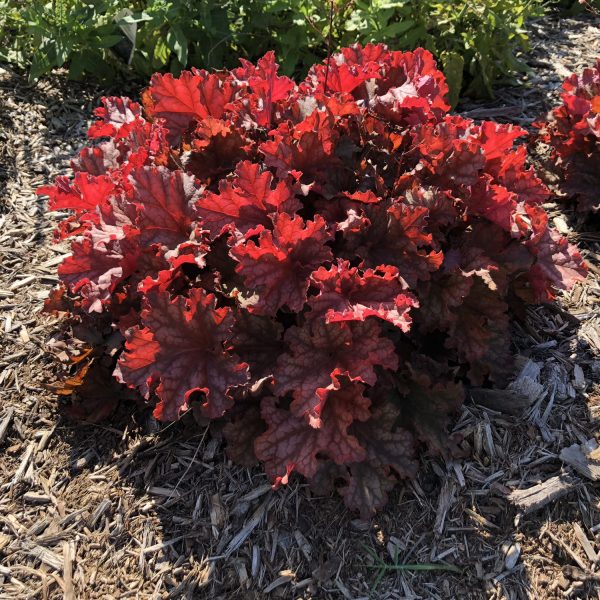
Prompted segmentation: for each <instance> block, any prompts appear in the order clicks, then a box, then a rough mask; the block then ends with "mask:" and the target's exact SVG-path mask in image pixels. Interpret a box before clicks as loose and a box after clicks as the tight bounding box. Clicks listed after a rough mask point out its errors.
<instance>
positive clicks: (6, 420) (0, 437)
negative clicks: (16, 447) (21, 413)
mask: <svg viewBox="0 0 600 600" xmlns="http://www.w3.org/2000/svg"><path fill="white" fill-rule="evenodd" d="M14 414H15V409H14V408H13V407H12V406H10V407H9V408H8V410H7V411H6V414H5V415H4V417H3V418H2V421H1V422H0V444H1V443H2V442H3V441H4V437H5V436H6V432H7V431H8V427H9V425H10V422H11V421H12V418H13V415H14Z"/></svg>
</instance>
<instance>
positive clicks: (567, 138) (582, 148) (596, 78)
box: [537, 59, 600, 214]
mask: <svg viewBox="0 0 600 600" xmlns="http://www.w3.org/2000/svg"><path fill="white" fill-rule="evenodd" d="M561 98H562V104H561V105H560V106H558V107H556V108H554V109H553V110H552V111H550V113H549V114H548V118H547V120H546V121H545V122H543V123H538V124H537V126H538V127H539V129H540V139H541V141H543V142H544V143H546V144H548V145H549V146H550V150H551V158H552V163H553V167H554V169H555V171H556V172H557V173H558V174H559V176H560V187H561V190H562V191H564V192H565V193H566V194H568V196H569V197H570V198H574V199H575V200H576V201H577V210H578V211H579V212H581V213H584V214H585V213H587V214H591V213H598V212H600V200H599V199H598V187H599V186H600V59H599V60H598V61H597V62H596V64H595V65H594V66H592V67H589V68H586V69H584V70H583V71H582V73H580V74H573V75H571V76H569V77H567V79H566V80H565V82H564V83H563V93H562V94H561Z"/></svg>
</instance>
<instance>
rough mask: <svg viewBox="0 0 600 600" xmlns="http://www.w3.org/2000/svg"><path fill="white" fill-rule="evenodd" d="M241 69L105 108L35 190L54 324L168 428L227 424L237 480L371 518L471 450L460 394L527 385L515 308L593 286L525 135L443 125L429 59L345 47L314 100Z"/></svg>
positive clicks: (458, 122)
mask: <svg viewBox="0 0 600 600" xmlns="http://www.w3.org/2000/svg"><path fill="white" fill-rule="evenodd" d="M241 62H242V66H241V67H239V68H237V69H233V70H232V71H223V72H216V73H208V72H206V71H201V70H193V71H191V72H184V73H183V74H182V75H181V77H179V78H175V77H173V76H172V75H155V76H154V77H153V78H152V82H151V84H150V87H149V88H148V89H147V90H146V91H145V92H144V93H143V95H142V103H141V104H137V103H136V102H132V101H131V100H129V99H127V98H105V99H104V100H103V107H102V108H99V109H97V110H96V115H97V116H98V120H97V122H96V123H95V124H94V125H93V126H92V127H91V129H90V131H89V135H90V137H91V138H92V139H94V140H101V141H99V143H97V144H96V145H95V146H93V147H90V148H86V149H84V150H83V151H82V152H81V153H80V155H79V157H78V158H77V159H76V160H75V161H74V162H73V170H74V172H75V174H74V177H73V178H72V179H68V178H66V177H61V178H58V180H57V181H56V183H55V185H53V186H49V187H45V188H43V189H42V190H41V193H44V194H47V195H48V196H49V198H50V201H49V208H50V209H51V210H53V211H68V213H66V214H68V216H65V218H64V219H63V220H62V221H61V222H60V226H59V228H58V231H57V235H58V237H60V238H71V240H72V242H71V251H72V254H71V256H69V257H68V258H66V259H65V260H64V262H63V263H62V265H60V267H59V275H60V277H61V279H62V281H63V284H64V288H63V290H62V291H59V292H56V293H55V294H54V296H53V297H52V298H51V300H50V302H49V305H50V307H54V308H56V307H57V306H59V305H60V304H63V305H64V304H65V303H67V304H69V306H70V310H71V312H72V314H73V319H74V322H75V323H76V325H77V327H76V329H77V332H79V334H81V332H82V331H86V330H87V331H88V333H89V332H90V331H95V332H96V333H97V332H102V335H103V336H104V338H103V340H104V341H102V342H97V343H98V344H99V345H100V346H101V347H102V348H104V350H105V351H106V353H107V354H109V355H110V357H111V360H113V361H114V376H115V377H116V379H117V380H118V381H119V382H122V383H123V384H125V385H126V386H129V387H130V388H133V389H135V390H137V391H138V392H139V393H140V394H141V395H142V396H143V397H144V399H145V400H146V401H147V402H148V403H151V404H152V405H153V406H154V415H155V416H156V418H157V419H159V420H163V421H172V420H174V419H177V418H178V417H180V416H181V415H182V414H183V413H184V412H186V411H188V410H193V411H195V413H196V414H197V415H198V416H199V417H201V418H205V419H219V420H222V421H224V422H225V426H224V428H223V431H224V435H225V438H226V440H227V444H228V452H229V455H230V457H231V458H233V459H234V460H237V461H238V462H241V463H243V464H250V463H251V462H252V461H253V460H256V459H258V460H259V461H260V462H261V463H263V465H264V468H265V470H266V472H267V474H268V476H269V478H270V479H271V480H272V481H273V482H274V483H275V484H277V485H279V484H285V483H286V482H287V481H288V478H289V477H290V475H291V474H292V473H293V472H295V473H298V474H300V475H303V476H304V477H306V478H307V479H308V481H309V482H310V484H311V485H312V486H313V488H314V489H316V490H317V491H318V492H319V493H321V492H325V491H327V490H331V489H332V488H333V487H336V488H337V489H338V491H339V492H340V493H341V494H342V495H343V497H344V499H345V501H346V503H347V505H348V506H349V507H351V508H353V509H356V510H359V511H360V512H361V513H362V515H363V516H368V515H370V514H372V513H373V512H374V511H375V510H376V509H378V508H379V507H381V506H383V505H384V503H385V502H386V499H387V493H388V491H389V490H390V489H391V488H392V486H393V485H394V482H395V481H396V480H397V479H398V478H405V477H411V476H413V475H414V474H415V472H416V469H417V460H416V456H417V450H418V448H421V447H425V448H428V449H429V451H431V452H437V453H441V454H442V455H445V456H448V455H450V454H451V453H452V452H453V451H456V449H457V444H458V443H460V440H457V439H456V438H455V437H452V436H449V434H448V425H449V418H450V416H451V415H452V414H453V413H455V412H456V411H457V409H458V408H459V407H460V405H461V403H462V402H463V398H464V389H465V386H466V385H474V386H481V385H491V384H496V385H503V384H505V383H506V381H507V379H508V378H509V377H510V376H511V374H512V372H513V370H512V360H511V358H512V357H511V352H510V337H509V314H508V311H509V306H517V305H520V304H523V303H535V302H546V301H550V300H552V299H553V298H554V296H555V293H556V290H561V289H568V288H569V287H571V286H572V285H573V283H574V282H575V281H577V280H579V279H581V278H583V277H584V275H585V271H586V269H585V266H584V264H583V262H582V259H581V257H580V255H579V253H578V251H577V250H576V249H575V248H574V247H573V246H571V245H569V244H568V243H567V241H566V240H565V239H564V238H562V237H561V236H560V235H558V234H557V233H556V231H554V230H553V229H550V228H549V227H548V218H547V216H546V213H545V212H544V209H543V208H542V206H541V203H542V202H543V201H544V200H545V199H546V197H547V195H548V193H547V191H546V188H545V187H544V186H543V184H542V183H541V182H540V180H539V179H538V178H537V177H536V175H535V174H534V172H533V171H532V170H531V169H529V168H527V167H526V166H525V160H526V156H525V148H524V147H522V146H521V147H518V148H516V149H515V148H513V144H514V141H515V140H516V139H517V138H518V137H519V136H521V135H523V134H524V133H525V132H524V131H523V130H521V129H519V128H516V127H513V126H510V125H498V124H496V123H491V122H484V123H481V124H477V123H475V122H474V121H472V120H469V119H464V118H461V117H459V116H449V115H448V114H447V111H448V108H449V107H448V104H447V102H446V93H447V86H446V83H445V80H444V77H443V75H442V73H441V72H440V71H438V70H437V69H436V66H435V63H434V61H433V59H432V56H431V55H430V54H429V53H428V52H426V51H424V50H421V49H418V50H416V51H415V52H406V53H401V52H391V51H389V50H388V49H387V48H386V47H385V46H383V45H369V46H366V47H364V48H363V47H361V46H354V47H352V48H345V49H343V50H342V51H341V53H340V54H338V55H336V56H333V57H331V59H330V60H329V62H328V64H327V63H326V64H318V65H315V66H314V67H312V69H311V70H310V72H309V74H308V76H307V78H306V79H305V80H304V81H302V82H301V83H300V84H296V83H294V82H293V81H292V80H290V79H288V78H287V77H281V76H278V75H277V65H276V63H275V59H274V56H273V54H272V53H269V54H267V55H266V56H265V57H264V58H262V59H261V60H260V61H259V62H258V64H257V65H256V66H255V65H253V64H250V63H248V62H247V61H244V60H242V61H241ZM96 337H98V336H97V335H96ZM107 340H110V341H107ZM102 344H104V345H103V346H102Z"/></svg>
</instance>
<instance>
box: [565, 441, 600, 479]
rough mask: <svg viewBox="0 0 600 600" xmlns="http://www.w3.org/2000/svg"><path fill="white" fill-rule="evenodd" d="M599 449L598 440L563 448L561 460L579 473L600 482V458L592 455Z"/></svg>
mask: <svg viewBox="0 0 600 600" xmlns="http://www.w3.org/2000/svg"><path fill="white" fill-rule="evenodd" d="M597 448H598V443H597V442H596V440H588V442H587V443H586V444H573V445H572V446H569V447H568V448H563V449H562V450H561V452H560V455H559V456H560V459H561V460H562V461H563V462H566V463H567V464H569V465H571V466H572V467H573V468H574V469H575V470H576V471H577V472H578V473H580V474H581V475H583V476H584V477H587V478H588V479H591V480H592V481H599V480H600V457H597V456H592V455H591V453H592V452H594V450H596V449H597Z"/></svg>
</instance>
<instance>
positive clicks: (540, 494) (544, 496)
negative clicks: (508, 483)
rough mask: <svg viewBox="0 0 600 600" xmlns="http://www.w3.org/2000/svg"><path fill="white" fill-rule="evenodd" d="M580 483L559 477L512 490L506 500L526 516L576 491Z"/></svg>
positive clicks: (571, 478) (562, 476)
mask: <svg viewBox="0 0 600 600" xmlns="http://www.w3.org/2000/svg"><path fill="white" fill-rule="evenodd" d="M580 483H581V482H580V481H579V480H577V479H574V478H573V477H571V476H569V475H559V476H557V477H551V478H550V479H547V480H546V481H544V482H542V483H539V484H538V485H534V486H532V487H530V488H527V489H524V490H514V491H512V492H511V493H510V494H509V496H508V499H509V500H510V501H511V502H512V503H513V504H515V505H516V506H517V508H519V509H520V510H521V511H523V512H524V513H525V514H527V513H530V512H533V511H536V510H539V509H540V508H543V507H544V506H546V505H547V504H549V503H550V502H553V501H555V500H558V499H559V498H562V496H564V495H565V494H568V493H569V492H571V491H573V490H574V489H576V488H577V486H578V485H580Z"/></svg>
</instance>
